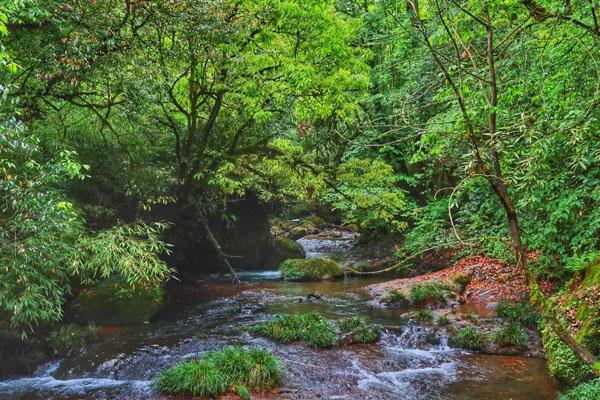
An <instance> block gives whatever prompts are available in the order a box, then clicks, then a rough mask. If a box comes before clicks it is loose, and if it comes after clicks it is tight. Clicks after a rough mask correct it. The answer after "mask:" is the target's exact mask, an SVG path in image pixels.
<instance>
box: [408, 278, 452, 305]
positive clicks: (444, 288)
mask: <svg viewBox="0 0 600 400" xmlns="http://www.w3.org/2000/svg"><path fill="white" fill-rule="evenodd" d="M449 294H451V291H450V289H449V287H448V285H446V284H444V283H441V282H436V281H434V282H424V283H418V284H416V285H414V286H413V287H412V288H411V292H410V298H411V300H412V302H413V303H414V304H425V303H434V304H446V298H447V296H448V295H449Z"/></svg>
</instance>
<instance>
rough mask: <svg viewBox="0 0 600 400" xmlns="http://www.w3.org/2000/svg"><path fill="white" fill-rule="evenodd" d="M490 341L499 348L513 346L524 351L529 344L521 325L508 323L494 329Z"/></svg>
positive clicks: (527, 336)
mask: <svg viewBox="0 0 600 400" xmlns="http://www.w3.org/2000/svg"><path fill="white" fill-rule="evenodd" d="M491 340H492V342H493V343H495V344H497V345H499V346H514V347H516V348H518V349H519V350H525V349H527V344H528V343H529V335H528V334H527V332H526V331H525V329H524V328H523V327H522V326H521V325H518V324H515V323H510V324H504V325H501V326H498V327H496V330H495V331H494V333H492V337H491Z"/></svg>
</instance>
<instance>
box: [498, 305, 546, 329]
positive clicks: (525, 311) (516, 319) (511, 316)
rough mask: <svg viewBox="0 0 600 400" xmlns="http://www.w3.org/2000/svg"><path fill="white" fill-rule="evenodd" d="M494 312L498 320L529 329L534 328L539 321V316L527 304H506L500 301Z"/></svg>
mask: <svg viewBox="0 0 600 400" xmlns="http://www.w3.org/2000/svg"><path fill="white" fill-rule="evenodd" d="M494 312H495V313H496V315H497V316H498V317H499V318H504V319H506V320H508V321H509V322H513V323H519V324H521V325H524V326H528V327H530V328H535V327H536V326H537V323H538V320H539V318H540V317H539V314H538V313H537V312H536V311H535V310H534V308H533V307H532V306H531V304H529V303H514V304H511V303H508V302H506V301H501V302H499V303H498V305H497V306H496V308H495V310H494Z"/></svg>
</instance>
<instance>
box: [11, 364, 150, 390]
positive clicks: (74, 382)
mask: <svg viewBox="0 0 600 400" xmlns="http://www.w3.org/2000/svg"><path fill="white" fill-rule="evenodd" d="M59 366H60V362H59V361H54V362H51V363H47V364H43V365H41V366H40V367H39V368H38V369H37V370H36V372H35V373H34V374H33V376H31V377H24V378H16V379H10V380H5V381H0V397H1V396H7V395H8V396H16V395H20V394H25V393H31V392H41V393H53V394H59V395H85V394H87V393H90V392H93V391H95V390H101V389H110V388H115V387H128V388H130V389H132V390H133V391H135V392H137V393H140V392H142V393H148V392H150V391H152V385H153V382H152V381H144V380H115V379H108V378H76V379H67V380H62V379H56V378H54V377H53V376H52V375H51V374H52V373H54V372H55V371H56V370H57V369H58V367H59ZM9 398H10V397H9Z"/></svg>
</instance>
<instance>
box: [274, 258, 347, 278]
mask: <svg viewBox="0 0 600 400" xmlns="http://www.w3.org/2000/svg"><path fill="white" fill-rule="evenodd" d="M279 271H280V272H281V276H282V277H283V279H284V280H286V281H321V280H325V279H333V278H339V277H342V276H343V275H344V272H343V271H342V267H341V266H340V265H339V264H338V263H337V262H335V261H334V260H331V259H328V258H308V259H295V258H293V259H289V260H285V261H284V262H283V264H281V266H280V267H279Z"/></svg>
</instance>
